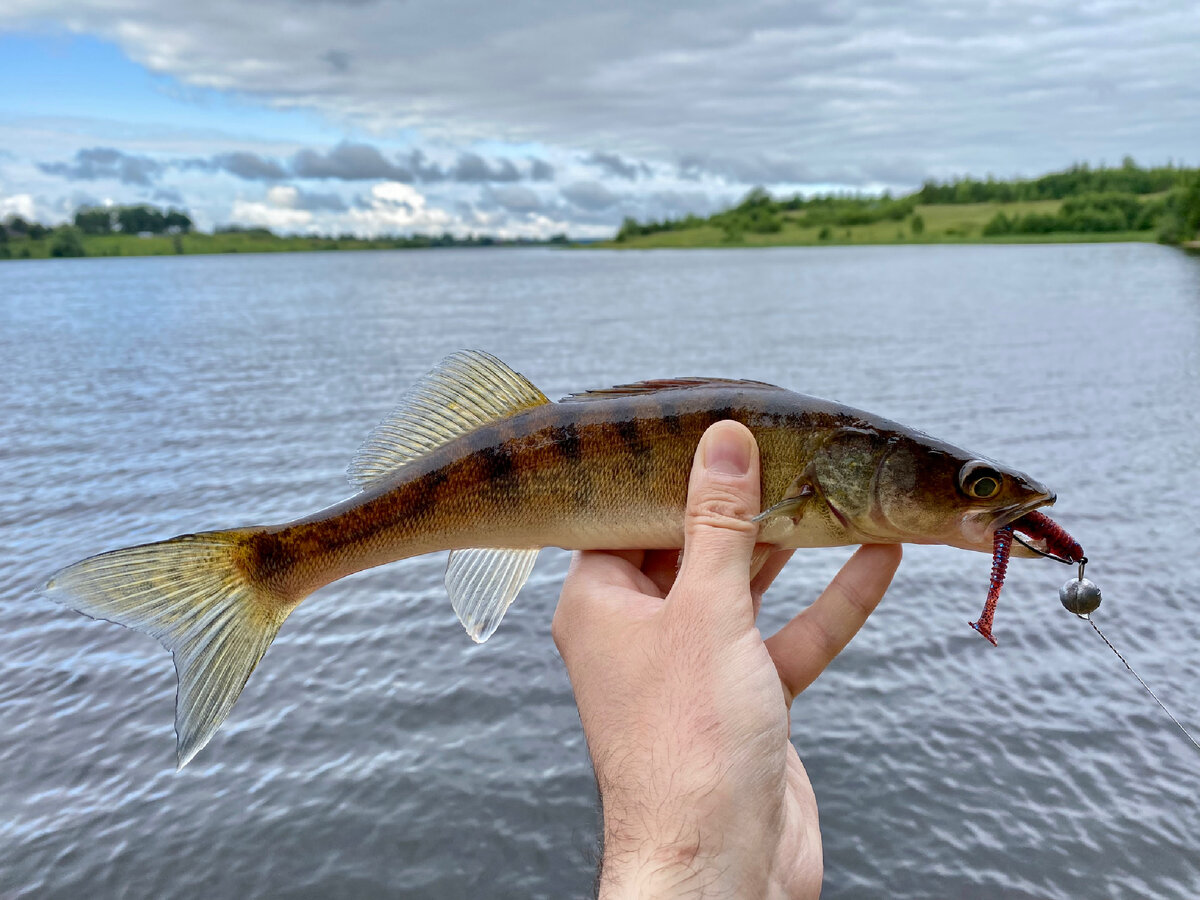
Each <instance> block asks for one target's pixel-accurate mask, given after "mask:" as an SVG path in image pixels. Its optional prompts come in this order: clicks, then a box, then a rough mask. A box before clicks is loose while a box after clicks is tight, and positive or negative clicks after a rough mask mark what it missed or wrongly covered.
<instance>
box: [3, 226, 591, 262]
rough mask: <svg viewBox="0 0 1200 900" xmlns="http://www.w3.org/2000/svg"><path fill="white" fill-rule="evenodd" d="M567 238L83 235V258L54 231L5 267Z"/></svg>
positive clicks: (18, 248) (27, 242) (17, 244)
mask: <svg viewBox="0 0 1200 900" xmlns="http://www.w3.org/2000/svg"><path fill="white" fill-rule="evenodd" d="M566 243H567V242H566V241H565V240H563V239H554V240H549V241H503V240H499V239H494V238H474V239H456V240H447V239H442V238H413V237H404V238H397V237H382V238H351V237H338V238H331V237H313V236H305V235H277V234H270V233H267V232H255V231H243V232H216V233H214V234H209V233H207V232H196V231H193V232H189V233H186V234H153V235H136V234H120V233H117V234H100V235H92V234H83V235H79V249H81V250H82V253H69V254H61V253H60V254H56V253H54V252H53V251H54V247H53V232H51V233H50V234H48V235H47V236H46V237H44V238H41V239H34V238H28V237H26V238H16V239H12V238H10V239H9V241H8V243H7V245H6V247H7V250H8V252H7V254H5V253H0V264H3V263H4V262H5V261H6V260H10V259H49V258H57V257H60V256H61V257H63V258H68V257H76V258H77V257H98V258H113V257H145V256H212V255H227V254H234V253H314V252H334V251H341V250H351V251H363V250H418V249H430V248H438V249H441V248H448V247H460V248H461V247H466V248H476V247H545V246H564V245H565V244H566Z"/></svg>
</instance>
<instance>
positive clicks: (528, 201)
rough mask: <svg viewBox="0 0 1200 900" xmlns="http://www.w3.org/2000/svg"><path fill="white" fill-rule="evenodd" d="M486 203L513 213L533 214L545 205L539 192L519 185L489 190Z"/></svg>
mask: <svg viewBox="0 0 1200 900" xmlns="http://www.w3.org/2000/svg"><path fill="white" fill-rule="evenodd" d="M485 201H488V202H492V203H495V204H496V205H497V206H501V207H503V208H504V209H507V210H510V211H512V212H533V211H534V210H539V209H541V208H542V205H543V204H542V198H541V197H539V196H538V193H537V191H535V190H533V189H532V188H527V187H525V186H524V185H519V184H514V185H504V186H502V187H498V188H489V189H488V193H487V194H486V195H485Z"/></svg>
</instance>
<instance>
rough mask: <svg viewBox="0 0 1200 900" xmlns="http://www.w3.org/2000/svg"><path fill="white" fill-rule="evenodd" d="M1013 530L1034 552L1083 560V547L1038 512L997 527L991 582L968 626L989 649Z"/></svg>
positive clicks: (993, 639)
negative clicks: (974, 617) (974, 618)
mask: <svg viewBox="0 0 1200 900" xmlns="http://www.w3.org/2000/svg"><path fill="white" fill-rule="evenodd" d="M1014 531H1019V532H1021V533H1022V534H1024V535H1027V536H1028V537H1029V538H1031V539H1032V541H1033V543H1028V542H1026V541H1021V543H1023V544H1025V545H1026V546H1027V547H1029V548H1030V549H1032V550H1034V551H1036V552H1038V553H1043V554H1045V555H1047V556H1052V557H1056V558H1058V559H1060V560H1062V561H1063V562H1068V563H1077V562H1079V561H1080V560H1081V559H1083V548H1082V547H1081V546H1079V542H1078V541H1076V540H1075V538H1073V537H1071V536H1070V535H1069V534H1067V532H1066V530H1065V529H1064V528H1063V527H1062V526H1061V525H1059V524H1058V523H1057V522H1055V521H1054V520H1053V519H1051V518H1050V517H1049V516H1046V515H1044V514H1042V513H1040V512H1031V513H1026V514H1025V515H1023V516H1021V518H1019V519H1017V520H1016V521H1015V522H1013V523H1012V524H1010V525H1006V526H1004V527H1003V528H997V529H996V536H995V538H994V540H993V543H992V583H991V586H990V587H989V588H988V595H987V602H986V603H985V604H984V607H983V613H982V614H981V615H980V616H979V619H978V620H976V621H974V622H970V623H968V624H970V626H971V627H972V628H974V629H975V630H976V631H978V632H979V633H980V634H982V635H983V636H984V637H985V638H987V639H988V641H990V642H991V644H992V646H993V647H995V646H996V639H995V638H994V637H993V636H992V620H993V619H994V618H995V617H996V603H997V601H998V600H999V599H1000V589H1001V588H1002V587H1003V586H1004V576H1005V574H1006V573H1007V571H1008V557H1009V554H1010V553H1011V552H1012V542H1013V532H1014ZM1035 544H1041V546H1035Z"/></svg>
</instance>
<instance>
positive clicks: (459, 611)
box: [446, 548, 538, 644]
mask: <svg viewBox="0 0 1200 900" xmlns="http://www.w3.org/2000/svg"><path fill="white" fill-rule="evenodd" d="M537 556H538V549H537V548H534V549H531V550H507V549H490V548H488V549H479V548H470V549H466V550H454V551H452V552H451V553H450V559H449V561H448V562H447V563H446V590H447V591H448V592H449V593H450V604H451V605H452V606H453V607H454V613H455V615H457V616H458V621H460V622H462V626H463V628H465V629H466V630H467V634H469V635H470V636H471V639H472V640H473V641H475V642H476V643H479V644H482V643H483V642H484V641H486V640H487V639H488V638H490V637H491V636H492V634H493V633H494V632H495V630H496V627H497V626H498V625H499V624H500V620H501V619H503V618H504V613H505V612H507V611H508V607H509V606H510V605H511V604H512V602H513V600H514V599H516V596H517V593H518V592H519V591H520V590H521V588H522V587H523V586H524V584H525V582H526V581H528V580H529V574H530V573H531V572H532V571H533V564H534V563H535V562H536V561H537Z"/></svg>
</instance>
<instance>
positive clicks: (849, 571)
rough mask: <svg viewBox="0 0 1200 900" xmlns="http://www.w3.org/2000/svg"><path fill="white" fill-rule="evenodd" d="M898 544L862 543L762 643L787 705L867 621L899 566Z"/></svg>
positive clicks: (814, 678) (811, 681)
mask: <svg viewBox="0 0 1200 900" xmlns="http://www.w3.org/2000/svg"><path fill="white" fill-rule="evenodd" d="M900 556H901V550H900V545H899V544H864V545H863V546H861V547H859V548H858V551H857V552H856V553H855V554H854V555H853V556H852V557H850V559H849V561H847V563H846V564H845V565H844V566H842V570H841V571H840V572H838V573H837V575H836V576H835V577H834V579H833V581H831V582H830V583H829V587H827V588H826V589H825V591H824V592H823V593H822V594H821V596H820V597H818V598H817V600H816V602H815V603H813V604H812V606H810V607H809V608H808V609H806V610H804V611H803V612H801V613H800V614H799V615H797V616H796V617H795V618H794V619H792V620H791V621H790V622H788V623H787V624H786V625H784V626H783V627H782V628H781V629H779V631H777V632H776V633H775V634H773V635H771V637H769V638H767V640H766V641H765V643H766V645H767V652H769V653H770V654H771V659H772V660H774V662H775V668H776V669H777V670H778V671H779V680H780V681H781V682H782V683H783V691H784V694H785V696H786V698H787V701H788V704H789V705H790V704H791V702H792V700H793V699H794V698H795V696H796V695H797V694H799V693H800V692H801V691H803V690H804V689H805V688H806V687H808V686H809V685H810V684H812V683H813V681H814V680H816V677H817V676H818V675H820V674H821V673H822V672H823V671H824V670H825V667H826V666H827V665H829V663H830V662H831V661H832V660H833V658H834V657H835V656H837V655H838V654H839V653H841V652H842V649H843V648H844V647H845V646H846V645H847V644H848V643H850V639H851V638H852V637H854V635H855V634H857V633H858V629H860V628H862V626H863V623H864V622H866V621H867V616H869V615H870V614H871V613H872V612H873V611H874V610H875V607H876V606H878V605H879V601H880V600H882V599H883V594H884V592H885V591H886V590H887V589H888V585H890V584H891V583H892V576H893V575H895V574H896V568H897V566H899V565H900Z"/></svg>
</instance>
